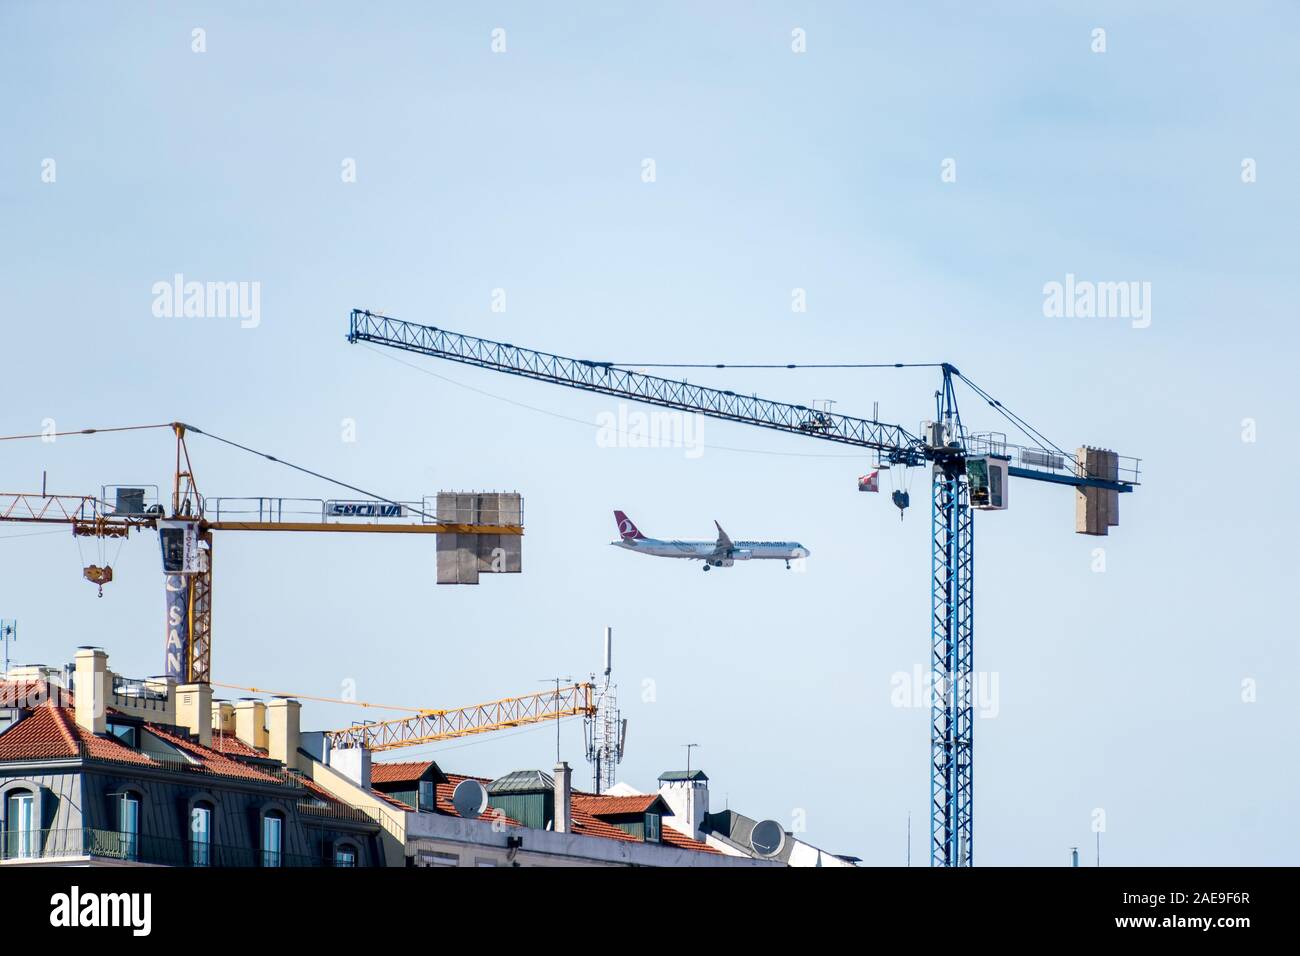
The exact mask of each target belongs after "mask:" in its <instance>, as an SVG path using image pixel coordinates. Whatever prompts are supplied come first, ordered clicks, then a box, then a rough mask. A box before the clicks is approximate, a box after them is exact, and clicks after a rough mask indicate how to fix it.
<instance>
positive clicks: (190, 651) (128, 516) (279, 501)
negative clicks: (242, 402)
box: [0, 422, 523, 684]
mask: <svg viewBox="0 0 1300 956" xmlns="http://www.w3.org/2000/svg"><path fill="white" fill-rule="evenodd" d="M137 427H169V428H171V430H172V431H173V432H174V434H175V437H176V464H175V473H174V475H173V480H172V495H171V513H170V515H168V514H167V513H166V512H165V511H164V509H163V506H162V505H161V504H156V503H155V504H149V503H147V502H146V501H145V500H144V497H143V490H142V489H126V491H127V492H128V494H127V495H125V496H124V495H123V494H122V489H119V491H118V497H117V501H116V502H109V501H106V500H104V499H102V498H100V497H96V496H94V495H51V494H47V493H46V492H45V490H44V489H42V490H41V492H40V493H39V494H36V493H17V494H12V493H10V494H5V493H0V521H10V522H24V523H33V524H65V525H70V526H71V528H72V533H73V535H74V536H76V537H96V538H100V539H113V538H126V537H128V536H129V535H130V533H131V532H132V531H143V530H145V529H152V530H157V532H158V538H159V543H160V545H161V548H162V564H163V574H164V582H165V592H166V600H167V617H166V630H165V633H166V639H165V642H166V646H165V654H164V668H165V670H164V673H165V674H166V676H168V677H170V678H173V679H175V680H176V681H177V682H178V683H182V684H195V683H204V684H206V683H211V680H212V537H213V532H216V531H282V532H283V531H298V532H333V533H349V532H351V533H356V532H361V533H367V534H369V533H397V534H435V535H436V534H450V535H471V536H477V535H502V536H508V537H511V536H516V537H515V540H518V538H517V536H518V535H522V534H523V525H522V523H520V521H519V520H507V521H505V522H500V521H487V520H483V519H482V517H481V516H480V515H479V514H478V512H477V511H475V512H474V513H473V514H469V515H463V516H462V515H460V514H454V515H452V518H453V519H460V518H462V517H464V518H466V520H464V521H461V520H450V521H439V520H437V518H435V517H433V516H430V515H429V514H427V513H425V512H424V511H423V508H422V504H421V505H416V504H414V503H411V502H399V501H392V500H389V499H386V498H377V497H375V496H373V495H371V494H370V493H368V492H363V491H361V489H359V488H354V487H353V486H351V485H344V487H346V488H349V489H350V490H353V491H356V492H359V493H361V494H364V495H366V497H367V499H370V500H367V501H354V502H327V501H319V500H314V499H291V498H256V499H229V498H205V497H204V496H203V495H201V494H200V493H199V490H198V485H197V483H196V481H195V477H194V469H193V466H192V465H191V464H190V454H189V449H188V448H187V447H186V442H185V436H186V433H187V432H189V433H194V434H199V435H203V434H207V433H205V432H203V431H201V430H200V429H198V428H195V427H194V426H192V425H186V424H183V423H181V422H172V423H170V424H169V425H166V426H137ZM114 430H118V429H102V430H97V429H86V430H84V431H83V432H79V433H77V434H94V433H96V432H97V431H114ZM18 437H32V436H18ZM209 437H211V438H215V439H217V440H218V441H221V442H224V443H226V444H230V445H233V446H235V447H236V448H240V449H242V450H244V451H248V452H252V453H254V454H259V455H262V457H265V458H267V459H269V460H271V461H280V460H279V459H276V458H274V457H273V456H271V455H264V454H262V453H260V452H253V450H252V449H249V448H245V447H244V446H242V445H238V444H237V443H235V442H231V441H228V440H227V439H222V438H219V437H218V436H215V435H209ZM282 463H283V464H288V463H287V462H282ZM290 467H293V468H295V469H296V470H299V471H304V472H307V473H308V474H312V475H314V476H315V477H318V478H324V477H325V476H323V475H318V474H316V473H315V472H310V471H308V470H307V469H305V468H299V467H298V466H296V465H293V466H290ZM327 480H331V481H332V479H327ZM335 483H336V484H343V483H342V482H335ZM501 497H502V498H505V497H509V496H501ZM496 510H497V512H498V513H497V517H498V518H500V517H501V514H500V509H496ZM514 514H515V515H518V516H519V518H520V519H521V518H522V506H516V507H515V508H514ZM413 515H414V516H415V518H416V519H417V520H412V516H413ZM398 519H405V520H398ZM505 570H507V571H510V570H517V568H514V569H512V568H509V567H507V568H506V569H505ZM84 576H85V577H86V578H87V580H89V581H91V582H92V583H94V584H97V585H99V588H100V595H101V596H102V595H103V586H104V585H105V584H107V583H109V582H110V581H112V580H113V569H112V566H111V565H108V564H105V566H103V567H100V566H98V565H94V564H92V565H90V566H88V567H87V568H86V569H85V571H84Z"/></svg>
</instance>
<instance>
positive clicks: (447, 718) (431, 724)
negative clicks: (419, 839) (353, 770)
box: [325, 683, 596, 751]
mask: <svg viewBox="0 0 1300 956" xmlns="http://www.w3.org/2000/svg"><path fill="white" fill-rule="evenodd" d="M594 692H595V687H594V686H593V685H591V684H589V683H581V684H570V685H567V686H561V687H558V688H556V689H554V690H547V691H539V692H538V693H536V694H524V695H523V696H522V697H503V698H502V699H501V700H493V701H489V702H487V703H485V704H471V705H470V706H468V707H458V708H456V709H454V710H428V711H424V712H422V713H419V714H416V715H414V716H412V717H398V718H396V719H394V720H381V721H374V722H370V723H358V724H353V725H352V726H351V727H345V728H343V729H341V730H327V731H325V739H326V741H328V742H329V745H330V747H331V748H343V749H346V748H351V747H364V748H365V749H367V750H371V751H379V750H396V749H398V748H400V747H415V746H418V745H420V744H431V743H436V742H437V741H439V740H452V739H454V738H456V737H469V736H472V735H475V734H488V733H492V732H494V731H497V730H507V729H509V728H511V727H523V726H526V725H528V724H537V723H541V722H543V721H547V720H560V719H562V718H565V717H586V718H591V717H594V716H595V714H596V704H595V700H594Z"/></svg>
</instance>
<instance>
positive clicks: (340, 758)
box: [329, 747, 370, 790]
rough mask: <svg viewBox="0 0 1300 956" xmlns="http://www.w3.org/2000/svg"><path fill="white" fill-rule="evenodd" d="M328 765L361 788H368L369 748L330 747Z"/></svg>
mask: <svg viewBox="0 0 1300 956" xmlns="http://www.w3.org/2000/svg"><path fill="white" fill-rule="evenodd" d="M329 765H330V766H331V767H333V768H334V769H335V770H337V771H338V772H339V773H341V774H343V776H345V777H347V778H348V779H349V780H351V781H352V782H353V783H355V784H356V785H357V786H358V787H360V788H361V789H362V790H369V789H370V750H369V749H368V748H366V747H334V748H331V749H330V760H329Z"/></svg>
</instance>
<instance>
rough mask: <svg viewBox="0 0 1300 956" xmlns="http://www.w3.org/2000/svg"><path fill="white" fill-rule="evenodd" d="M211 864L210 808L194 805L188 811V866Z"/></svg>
mask: <svg viewBox="0 0 1300 956" xmlns="http://www.w3.org/2000/svg"><path fill="white" fill-rule="evenodd" d="M211 865H212V810H211V809H209V808H208V807H205V806H196V807H195V808H194V809H193V810H191V811H190V866H211Z"/></svg>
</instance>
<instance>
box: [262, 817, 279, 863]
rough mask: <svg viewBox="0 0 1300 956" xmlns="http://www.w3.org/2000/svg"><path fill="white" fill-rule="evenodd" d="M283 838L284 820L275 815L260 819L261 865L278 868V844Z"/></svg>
mask: <svg viewBox="0 0 1300 956" xmlns="http://www.w3.org/2000/svg"><path fill="white" fill-rule="evenodd" d="M283 837H284V820H282V819H281V818H280V817H279V816H278V815H277V814H273V813H268V814H267V815H266V816H264V817H262V865H263V866H280V865H281V852H280V844H281V841H282V839H283Z"/></svg>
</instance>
